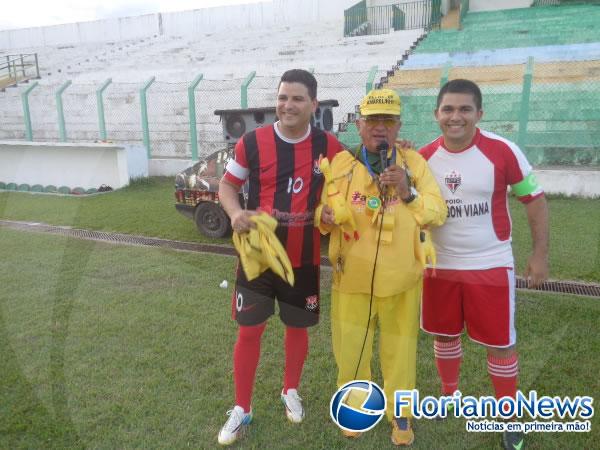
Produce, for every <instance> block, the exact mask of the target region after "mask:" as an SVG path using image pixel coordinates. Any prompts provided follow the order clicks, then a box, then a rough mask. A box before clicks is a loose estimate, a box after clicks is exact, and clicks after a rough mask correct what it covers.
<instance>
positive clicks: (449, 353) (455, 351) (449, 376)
mask: <svg viewBox="0 0 600 450" xmlns="http://www.w3.org/2000/svg"><path fill="white" fill-rule="evenodd" d="M433 353H434V355H435V365H436V367H437V370H438V374H439V376H440V379H441V380H442V394H443V395H452V394H453V393H454V391H456V390H457V389H458V376H459V374H460V363H461V361H462V346H461V341H460V336H459V337H457V338H456V339H454V340H452V341H447V342H445V341H438V340H437V339H435V340H434V341H433Z"/></svg>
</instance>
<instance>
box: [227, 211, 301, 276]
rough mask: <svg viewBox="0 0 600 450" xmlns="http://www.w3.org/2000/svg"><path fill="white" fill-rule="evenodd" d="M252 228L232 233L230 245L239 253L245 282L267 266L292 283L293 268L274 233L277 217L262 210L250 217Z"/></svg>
mask: <svg viewBox="0 0 600 450" xmlns="http://www.w3.org/2000/svg"><path fill="white" fill-rule="evenodd" d="M250 220H252V221H253V222H254V223H255V224H256V228H251V229H250V231H248V232H245V233H237V232H234V233H233V245H234V247H235V249H236V250H237V252H238V253H239V255H240V262H241V264H242V269H243V270H244V273H245V274H246V278H247V279H248V281H251V280H253V279H255V278H257V277H258V276H259V275H260V274H261V273H263V272H264V271H265V270H267V269H271V270H272V271H273V273H275V274H276V275H278V276H279V277H281V278H282V279H284V280H285V281H286V282H287V283H288V284H289V285H290V286H293V285H294V271H293V270H292V263H291V262H290V259H289V257H288V255H287V252H286V251H285V249H284V248H283V245H281V242H279V239H277V236H276V235H275V228H277V220H276V219H274V218H273V217H271V216H269V215H268V214H265V213H260V214H257V215H255V216H251V217H250Z"/></svg>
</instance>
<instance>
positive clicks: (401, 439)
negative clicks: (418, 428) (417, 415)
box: [392, 417, 415, 445]
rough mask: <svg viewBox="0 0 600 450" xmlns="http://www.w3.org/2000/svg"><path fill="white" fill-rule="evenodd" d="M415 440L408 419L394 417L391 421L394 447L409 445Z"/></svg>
mask: <svg viewBox="0 0 600 450" xmlns="http://www.w3.org/2000/svg"><path fill="white" fill-rule="evenodd" d="M414 440H415V433H414V432H413V430H412V426H411V423H410V419H408V418H406V417H396V418H394V419H392V442H393V443H394V445H410V444H412V443H413V441H414Z"/></svg>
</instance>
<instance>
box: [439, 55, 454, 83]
mask: <svg viewBox="0 0 600 450" xmlns="http://www.w3.org/2000/svg"><path fill="white" fill-rule="evenodd" d="M451 68H452V62H451V61H447V62H446V64H444V68H443V69H442V76H441V77H440V87H442V86H443V85H445V84H446V83H447V82H448V77H449V76H450V69H451Z"/></svg>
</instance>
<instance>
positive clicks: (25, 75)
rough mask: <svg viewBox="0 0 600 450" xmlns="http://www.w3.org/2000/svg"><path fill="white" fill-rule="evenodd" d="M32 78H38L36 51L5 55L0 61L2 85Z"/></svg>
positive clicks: (0, 81)
mask: <svg viewBox="0 0 600 450" xmlns="http://www.w3.org/2000/svg"><path fill="white" fill-rule="evenodd" d="M32 78H36V79H39V78H40V68H39V66H38V57H37V53H27V54H20V55H6V57H5V60H4V61H2V62H0V83H1V85H2V86H3V87H5V86H12V85H16V84H18V83H19V82H20V81H25V80H30V79H32Z"/></svg>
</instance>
